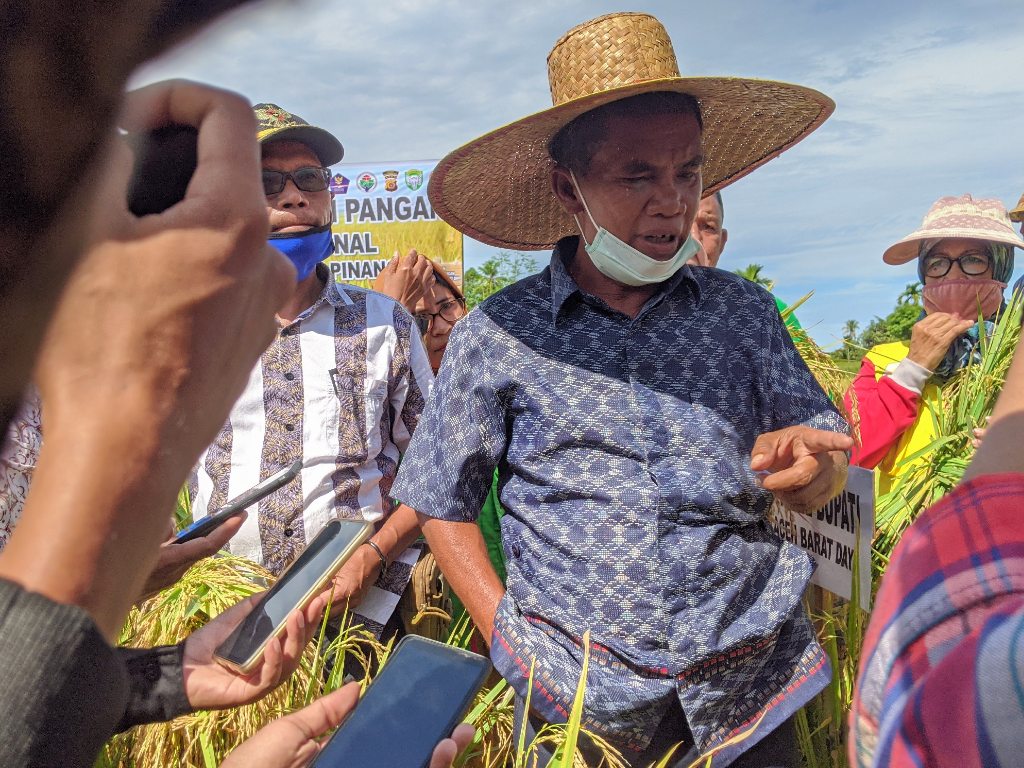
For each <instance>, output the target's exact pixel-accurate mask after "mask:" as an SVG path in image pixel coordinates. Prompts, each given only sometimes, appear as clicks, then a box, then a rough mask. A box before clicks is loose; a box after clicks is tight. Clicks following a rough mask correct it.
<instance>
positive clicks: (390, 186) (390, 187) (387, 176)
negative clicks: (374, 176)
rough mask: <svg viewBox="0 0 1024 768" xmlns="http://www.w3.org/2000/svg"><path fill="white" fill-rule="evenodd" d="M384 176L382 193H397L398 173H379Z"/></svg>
mask: <svg viewBox="0 0 1024 768" xmlns="http://www.w3.org/2000/svg"><path fill="white" fill-rule="evenodd" d="M381 173H382V174H383V175H384V191H385V192H397V191H398V171H381Z"/></svg>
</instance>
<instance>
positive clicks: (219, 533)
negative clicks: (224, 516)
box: [201, 512, 248, 555]
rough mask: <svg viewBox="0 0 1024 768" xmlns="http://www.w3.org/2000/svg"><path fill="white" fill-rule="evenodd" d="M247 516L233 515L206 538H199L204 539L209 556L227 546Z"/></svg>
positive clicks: (243, 514) (244, 514) (246, 514)
mask: <svg viewBox="0 0 1024 768" xmlns="http://www.w3.org/2000/svg"><path fill="white" fill-rule="evenodd" d="M247 516H248V513H247V512H242V513H240V514H238V515H235V516H234V517H232V518H229V519H228V520H225V521H224V522H223V523H222V524H221V525H219V526H218V527H217V528H214V529H213V530H212V531H210V532H209V533H208V534H206V536H203V537H201V538H202V539H206V543H207V548H208V549H209V550H210V554H211V555H212V554H214V553H215V552H219V551H220V550H222V549H224V545H225V544H227V543H228V541H230V540H231V537H232V536H234V535H235V534H236V533H238V531H239V530H240V529H241V527H242V524H243V523H244V522H245V518H246V517H247Z"/></svg>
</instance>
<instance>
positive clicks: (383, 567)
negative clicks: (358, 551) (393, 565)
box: [366, 539, 388, 576]
mask: <svg viewBox="0 0 1024 768" xmlns="http://www.w3.org/2000/svg"><path fill="white" fill-rule="evenodd" d="M366 544H367V545H368V546H369V547H370V549H372V550H373V551H374V552H376V553H377V557H379V558H380V575H381V576H383V575H384V574H385V572H386V571H387V569H388V559H387V558H386V557H384V553H383V552H381V551H380V547H378V546H377V545H376V544H374V543H373V542H372V541H370V540H369V539H367V540H366Z"/></svg>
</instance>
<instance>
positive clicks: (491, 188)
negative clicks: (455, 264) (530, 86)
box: [429, 13, 835, 250]
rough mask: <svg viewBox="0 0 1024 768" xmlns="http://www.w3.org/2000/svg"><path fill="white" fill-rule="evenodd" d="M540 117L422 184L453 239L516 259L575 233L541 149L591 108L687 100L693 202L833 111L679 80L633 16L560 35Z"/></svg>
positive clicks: (661, 38) (765, 92)
mask: <svg viewBox="0 0 1024 768" xmlns="http://www.w3.org/2000/svg"><path fill="white" fill-rule="evenodd" d="M548 81H549V83H550V85H551V102H552V104H553V105H554V106H553V107H551V108H550V109H547V110H544V111H543V112H538V113H536V114H534V115H530V116H529V117H526V118H523V119H522V120H518V121H516V122H514V123H511V124H510V125H506V126H505V127H504V128H499V129H498V130H496V131H493V132H492V133H489V134H487V135H485V136H482V137H481V138H479V139H476V140H475V141H471V142H470V143H469V144H466V145H465V146H463V147H460V148H459V149H456V150H455V151H454V152H452V153H451V154H449V155H448V156H447V157H445V158H444V159H443V160H441V162H440V163H439V164H438V165H437V167H436V168H435V169H434V172H433V173H432V174H431V178H430V188H429V196H430V202H431V203H432V205H433V206H434V210H435V211H437V213H438V214H439V215H440V216H441V217H442V218H443V219H444V220H445V221H447V222H448V223H449V224H451V225H452V226H453V227H455V228H456V229H458V230H459V231H461V232H463V233H465V234H467V235H469V236H470V237H473V238H475V239H477V240H481V241H483V242H485V243H489V244H491V245H496V246H499V247H504V248H513V249H516V250H541V249H546V248H550V247H552V246H553V245H554V244H555V243H556V242H557V241H558V240H559V239H560V238H561V237H564V236H565V235H568V234H572V233H573V232H576V226H575V224H574V223H573V220H572V217H571V216H569V215H568V214H566V213H565V212H564V211H563V210H562V208H561V207H560V206H559V204H558V201H557V199H556V198H555V196H554V194H553V193H552V192H551V181H550V172H551V168H552V166H553V163H552V161H551V159H550V157H549V155H548V143H549V142H550V141H551V139H552V137H553V136H554V135H555V134H556V133H557V132H558V131H559V129H561V128H562V127H563V126H565V125H566V124H568V123H569V122H571V121H572V120H573V119H575V118H576V117H578V116H580V115H582V114H583V113H584V112H588V111H590V110H592V109H594V108H595V107H599V106H602V105H604V104H608V103H610V102H613V101H617V100H619V99H624V98H627V97H629V96H635V95H637V94H640V93H648V92H652V91H675V92H678V93H685V94H689V95H691V96H693V97H695V98H696V99H697V100H698V102H699V103H700V108H701V115H702V118H703V123H704V134H703V139H704V156H705V161H704V168H703V177H704V194H705V195H707V194H711V193H712V192H714V191H716V190H718V189H720V188H722V187H724V186H725V185H727V184H729V183H731V182H733V181H735V180H736V179H739V178H741V177H742V176H745V175H746V174H748V173H750V172H751V171H752V170H754V169H755V168H757V167H758V166H760V165H763V164H764V163H766V162H768V161H769V160H771V159H772V158H773V157H776V156H778V155H779V154H781V153H782V152H783V151H785V150H786V149H788V148H789V147H791V146H793V145H794V144H796V143H797V142H798V141H800V140H801V139H803V138H804V137H805V136H807V135H808V134H809V133H811V131H813V130H814V129H815V128H817V127H818V126H819V125H821V124H822V123H823V122H824V121H825V119H826V118H827V117H828V116H829V115H830V114H832V110H833V109H835V104H834V103H833V102H832V100H831V99H829V98H828V97H827V96H825V95H824V94H822V93H819V92H818V91H815V90H812V89H810V88H804V87H802V86H798V85H789V84H787V83H779V82H773V81H769V80H750V79H741V78H735V77H685V78H684V77H680V75H679V65H678V63H677V62H676V55H675V52H674V51H673V50H672V41H671V40H669V37H668V33H667V32H666V31H665V28H664V27H663V26H662V25H661V23H660V22H659V21H658V20H657V19H655V18H654V17H653V16H648V15H647V14H642V13H614V14H609V15H607V16H601V17H599V18H596V19H593V20H591V21H588V22H586V23H584V24H581V25H580V26H578V27H574V28H573V29H571V30H569V31H568V32H567V33H566V34H565V35H563V36H562V38H561V39H559V41H558V42H557V43H555V47H554V48H553V49H552V50H551V53H550V54H549V55H548Z"/></svg>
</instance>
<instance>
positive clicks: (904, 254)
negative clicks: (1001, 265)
mask: <svg viewBox="0 0 1024 768" xmlns="http://www.w3.org/2000/svg"><path fill="white" fill-rule="evenodd" d="M949 238H963V239H968V240H984V241H985V242H988V243H1002V244H1003V245H1010V246H1013V247H1015V248H1024V238H1021V236H1020V235H1017V234H1015V233H1014V232H1013V231H1012V230H1011V231H1009V232H1007V233H1005V234H1003V233H1001V232H979V231H978V230H977V229H963V228H959V229H958V228H954V227H946V228H943V229H919V230H917V231H916V232H911V233H910V234H909V235H907V236H906V237H904V238H903V239H902V240H900V241H899V242H898V243H896V244H895V245H891V246H889V247H888V248H887V249H886V250H885V253H883V254H882V261H884V262H885V263H886V264H906V263H907V262H908V261H917V256H918V251H919V250H920V247H921V246H920V243H921V241H922V240H946V239H949Z"/></svg>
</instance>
